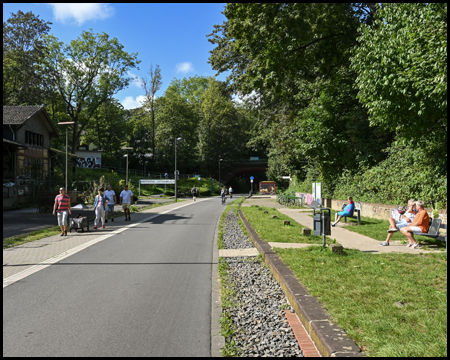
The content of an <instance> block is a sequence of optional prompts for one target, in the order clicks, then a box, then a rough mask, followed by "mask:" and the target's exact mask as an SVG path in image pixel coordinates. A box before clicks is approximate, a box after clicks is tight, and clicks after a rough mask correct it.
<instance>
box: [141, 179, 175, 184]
mask: <svg viewBox="0 0 450 360" xmlns="http://www.w3.org/2000/svg"><path fill="white" fill-rule="evenodd" d="M139 182H140V183H141V184H142V185H156V184H175V179H167V180H165V179H161V180H139Z"/></svg>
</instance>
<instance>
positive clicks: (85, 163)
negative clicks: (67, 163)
mask: <svg viewBox="0 0 450 360" xmlns="http://www.w3.org/2000/svg"><path fill="white" fill-rule="evenodd" d="M77 166H78V167H83V168H90V169H100V168H101V167H102V158H100V157H93V156H92V157H91V156H87V157H85V158H81V159H80V158H78V159H77Z"/></svg>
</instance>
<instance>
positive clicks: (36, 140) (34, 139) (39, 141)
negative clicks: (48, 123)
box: [25, 130, 44, 147]
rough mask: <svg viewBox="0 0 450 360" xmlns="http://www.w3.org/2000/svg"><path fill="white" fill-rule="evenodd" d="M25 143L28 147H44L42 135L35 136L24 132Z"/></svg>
mask: <svg viewBox="0 0 450 360" xmlns="http://www.w3.org/2000/svg"><path fill="white" fill-rule="evenodd" d="M25 143H26V144H29V145H34V146H40V147H44V135H41V134H36V133H34V132H31V131H28V130H26V131H25Z"/></svg>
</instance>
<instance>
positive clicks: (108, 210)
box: [105, 184, 117, 223]
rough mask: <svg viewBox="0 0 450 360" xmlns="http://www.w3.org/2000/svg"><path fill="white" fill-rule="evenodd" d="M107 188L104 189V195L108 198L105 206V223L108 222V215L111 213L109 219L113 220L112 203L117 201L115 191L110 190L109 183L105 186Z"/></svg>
mask: <svg viewBox="0 0 450 360" xmlns="http://www.w3.org/2000/svg"><path fill="white" fill-rule="evenodd" d="M106 188H107V189H108V190H106V191H105V196H107V197H108V198H109V203H108V206H107V207H106V219H105V223H107V222H108V217H109V215H111V221H114V204H115V203H116V201H117V198H116V193H115V191H114V190H111V185H110V184H108V186H107V187H106Z"/></svg>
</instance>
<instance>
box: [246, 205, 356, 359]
mask: <svg viewBox="0 0 450 360" xmlns="http://www.w3.org/2000/svg"><path fill="white" fill-rule="evenodd" d="M239 216H240V218H241V220H242V222H243V223H244V225H245V227H246V229H247V231H248V233H249V234H250V237H251V239H252V241H253V244H254V245H255V247H256V248H257V249H258V250H259V252H261V254H262V257H263V259H264V261H265V262H266V264H267V265H268V267H269V269H270V270H271V271H272V273H273V276H274V277H275V279H276V280H277V281H278V283H279V284H280V286H281V288H282V289H283V292H284V293H285V295H286V297H287V298H288V300H289V302H290V303H291V306H292V307H293V308H294V310H295V312H296V314H297V315H298V317H299V319H300V321H301V322H302V324H303V326H304V327H305V329H306V331H307V332H308V334H309V336H310V337H311V339H312V340H313V341H314V343H315V344H316V347H317V349H318V350H319V353H320V354H321V355H322V356H323V357H363V356H365V355H364V353H363V352H361V349H360V348H359V347H358V346H357V345H356V344H355V342H354V341H353V340H352V339H350V338H349V337H348V335H347V334H346V333H345V331H344V330H343V329H342V328H341V327H339V326H337V325H336V324H334V323H333V322H331V321H330V319H329V316H328V314H327V313H326V311H325V310H324V309H323V307H322V304H321V303H320V302H319V301H318V300H317V299H316V298H315V297H313V296H312V295H310V294H309V293H308V291H307V290H306V289H305V288H304V287H303V286H302V285H301V284H300V282H299V281H298V280H297V279H296V278H295V275H294V273H293V271H292V270H291V269H290V268H289V267H288V266H287V265H286V264H285V263H284V262H283V260H281V258H280V257H279V256H278V255H277V254H276V253H275V252H274V251H273V250H272V248H271V246H270V245H269V244H268V243H267V242H266V241H264V240H262V239H261V238H260V237H259V235H258V234H257V233H256V231H255V230H254V229H253V227H252V226H251V225H250V223H249V222H248V221H247V219H246V218H245V216H244V214H243V213H242V211H241V209H239Z"/></svg>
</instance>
